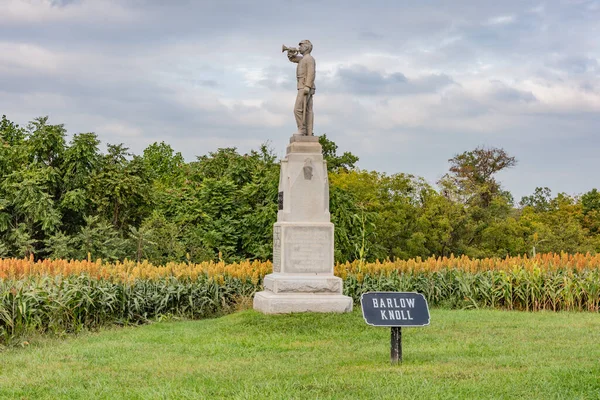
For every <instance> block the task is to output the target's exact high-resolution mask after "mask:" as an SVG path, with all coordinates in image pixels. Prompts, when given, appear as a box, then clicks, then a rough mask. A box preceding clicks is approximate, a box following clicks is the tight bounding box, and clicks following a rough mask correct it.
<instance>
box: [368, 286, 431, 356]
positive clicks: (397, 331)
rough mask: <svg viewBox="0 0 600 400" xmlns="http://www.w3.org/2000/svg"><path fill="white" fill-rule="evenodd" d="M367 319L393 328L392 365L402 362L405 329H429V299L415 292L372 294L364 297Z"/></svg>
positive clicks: (391, 342)
mask: <svg viewBox="0 0 600 400" xmlns="http://www.w3.org/2000/svg"><path fill="white" fill-rule="evenodd" d="M360 305H361V307H362V313H363V318H364V319H365V322H366V323H367V324H369V325H373V326H388V327H390V328H391V336H390V361H391V362H392V364H398V363H399V362H402V327H403V326H425V325H429V307H428V306H427V299H426V298H425V296H423V295H422V294H421V293H414V292H369V293H365V294H363V295H362V296H360Z"/></svg>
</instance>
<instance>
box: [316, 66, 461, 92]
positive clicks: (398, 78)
mask: <svg viewBox="0 0 600 400" xmlns="http://www.w3.org/2000/svg"><path fill="white" fill-rule="evenodd" d="M453 83H454V81H453V80H452V78H450V77H449V76H447V75H444V74H439V75H438V74H431V75H426V76H422V77H419V78H416V79H408V78H407V77H406V76H405V75H404V74H402V73H400V72H394V73H390V74H386V73H384V72H378V71H373V70H370V69H367V68H365V67H363V66H361V65H352V66H350V67H340V68H339V69H338V70H337V71H336V73H335V74H334V76H333V77H332V78H331V79H330V80H326V81H325V83H324V84H323V85H321V88H322V90H326V91H340V92H350V93H355V94H358V95H379V94H385V95H409V94H416V93H428V92H436V91H438V90H440V89H442V88H444V87H446V86H448V85H451V84H453Z"/></svg>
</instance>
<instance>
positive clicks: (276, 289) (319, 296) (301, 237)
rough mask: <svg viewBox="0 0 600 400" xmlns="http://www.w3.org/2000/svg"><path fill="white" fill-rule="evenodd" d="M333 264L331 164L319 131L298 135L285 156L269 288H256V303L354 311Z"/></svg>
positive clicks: (286, 309)
mask: <svg viewBox="0 0 600 400" xmlns="http://www.w3.org/2000/svg"><path fill="white" fill-rule="evenodd" d="M333 264H334V261H333V224H332V223H331V222H330V218H329V182H328V179H327V164H326V162H325V161H324V160H323V152H322V148H321V145H320V144H319V138H318V137H316V136H302V135H294V136H292V138H291V139H290V144H289V145H288V146H287V154H286V156H285V158H284V159H283V160H282V161H281V172H280V175H279V211H278V213H277V222H276V223H275V225H274V226H273V273H272V274H269V275H267V276H266V277H265V279H264V289H265V290H264V291H262V292H258V293H256V294H255V296H254V309H256V310H259V311H261V312H263V313H266V314H277V313H291V312H350V311H352V299H351V298H350V297H348V296H344V295H343V294H342V280H341V279H340V278H338V277H336V276H334V275H333Z"/></svg>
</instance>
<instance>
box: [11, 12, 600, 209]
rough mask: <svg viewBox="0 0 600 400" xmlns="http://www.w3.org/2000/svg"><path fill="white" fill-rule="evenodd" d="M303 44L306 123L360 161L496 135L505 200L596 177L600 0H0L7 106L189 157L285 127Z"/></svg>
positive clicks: (268, 138)
mask: <svg viewBox="0 0 600 400" xmlns="http://www.w3.org/2000/svg"><path fill="white" fill-rule="evenodd" d="M302 39H310V40H311V41H312V43H313V44H314V50H313V56H314V57H315V59H316V61H317V78H316V85H317V93H316V95H315V98H314V108H315V134H321V133H326V134H327V136H328V137H330V138H331V139H332V140H334V141H335V142H336V143H337V144H338V145H339V150H341V151H351V152H352V153H354V154H356V155H357V156H359V157H360V161H359V167H360V168H363V169H368V170H377V171H382V172H386V173H389V174H392V173H397V172H404V173H411V174H414V175H418V176H422V177H424V178H425V179H427V180H428V181H429V182H430V183H432V184H434V183H435V182H436V181H437V180H438V179H439V178H440V177H441V176H442V175H443V174H444V173H445V172H446V171H447V169H448V161H447V160H448V159H449V158H451V157H452V156H454V155H455V154H458V153H461V152H463V151H466V150H472V149H474V148H475V147H477V146H488V147H489V146H494V147H502V148H504V149H506V150H507V151H508V153H509V154H511V155H514V156H515V157H517V159H518V165H517V166H516V167H514V168H513V169H511V170H510V171H507V172H504V173H502V174H501V175H500V176H499V178H500V179H501V181H502V182H503V185H504V187H505V188H507V189H508V190H510V191H511V192H512V193H513V195H514V197H515V199H516V200H519V199H520V198H521V196H524V195H528V194H531V193H532V192H533V190H534V189H535V187H536V186H548V187H549V188H551V189H552V191H553V193H557V192H561V191H563V192H567V193H569V194H580V193H584V192H586V191H588V190H590V189H592V188H594V187H596V188H600V172H598V171H600V0H546V1H528V0H502V1H498V0H489V1H484V0H420V1H412V0H411V1H408V0H407V1H401V0H392V1H383V0H373V1H364V0H358V1H357V0H343V1H333V0H331V1H328V0H320V1H315V0H304V1H301V0H294V1H287V0H252V1H250V0H246V1H242V0H237V1H234V0H218V1H217V0H214V1H208V0H206V1H202V0H197V1H192V0H188V1H183V0H171V1H160V0H62V1H60V0H0V114H6V115H7V116H8V118H9V119H10V120H13V121H15V122H18V123H19V124H21V125H25V124H26V123H27V121H29V120H31V119H33V118H34V117H37V116H43V115H49V116H50V122H51V123H64V124H65V126H66V128H67V129H68V131H69V132H70V133H77V132H90V131H93V132H96V133H97V134H98V136H99V138H100V139H101V140H102V142H103V143H107V142H108V143H124V144H125V145H126V146H128V147H129V148H130V149H131V150H132V151H133V152H135V153H141V152H142V151H143V149H144V148H145V147H146V146H147V145H148V144H151V143H153V142H155V141H165V142H167V143H169V144H170V145H171V146H172V147H173V148H174V149H175V150H176V151H180V152H181V153H182V154H183V155H184V156H185V157H186V159H188V160H193V159H194V158H195V156H197V155H203V154H206V153H208V152H209V151H214V150H216V149H217V148H219V147H231V146H235V147H237V148H238V149H239V150H240V151H242V152H245V151H248V150H250V149H256V148H257V147H258V146H259V145H260V144H261V143H264V142H269V143H270V145H271V146H272V148H273V149H274V150H275V152H276V153H277V154H278V155H280V156H283V155H284V149H285V145H286V143H287V141H288V139H289V137H290V135H291V134H292V133H293V132H294V131H295V128H296V127H295V122H294V118H293V114H292V107H293V103H294V100H295V95H296V93H295V92H296V89H295V65H294V64H291V63H289V61H288V60H287V58H286V57H285V55H282V54H281V44H282V43H285V44H287V45H296V44H297V43H298V41H300V40H302Z"/></svg>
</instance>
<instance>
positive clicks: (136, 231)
mask: <svg viewBox="0 0 600 400" xmlns="http://www.w3.org/2000/svg"><path fill="white" fill-rule="evenodd" d="M320 142H321V144H322V146H323V152H324V156H325V158H326V160H327V163H328V169H329V175H330V176H329V180H330V211H331V220H332V222H333V223H334V224H335V258H336V260H337V261H347V260H355V259H361V260H366V261H373V260H375V259H380V260H382V259H387V258H391V259H394V258H399V259H408V258H414V257H428V256H448V255H450V254H455V255H462V254H465V255H468V256H470V257H505V256H513V255H520V254H527V253H529V254H531V253H534V252H560V251H565V252H597V251H599V250H600V234H599V230H600V193H599V192H598V190H597V189H592V190H590V191H589V192H587V193H585V194H582V195H579V196H571V195H568V194H565V193H558V194H556V195H553V194H552V192H551V191H550V189H548V188H536V190H535V192H534V193H533V194H531V195H530V196H526V197H523V198H522V199H521V200H520V201H519V202H518V203H517V202H515V200H514V199H513V198H512V196H511V194H510V193H509V192H507V191H505V190H504V189H503V188H502V185H501V184H500V182H498V181H497V180H496V178H495V175H496V174H497V173H498V172H499V171H502V170H504V169H506V168H510V167H513V166H515V165H516V163H517V161H516V159H515V158H514V157H511V156H510V155H509V154H507V153H506V152H505V151H504V150H503V149H498V148H489V149H488V148H476V149H474V150H471V151H466V152H464V153H462V154H458V155H456V156H455V157H453V158H452V159H450V160H449V164H450V166H449V169H448V172H447V173H446V175H444V176H443V178H442V179H441V180H440V181H439V182H437V183H436V185H435V186H433V185H431V184H429V183H428V182H426V181H425V180H424V179H422V178H419V177H415V176H412V175H408V174H403V173H398V174H392V175H388V174H384V173H380V172H375V171H365V170H361V169H358V168H357V167H356V163H357V162H358V157H356V156H355V155H353V154H351V153H348V152H345V153H343V154H338V147H337V145H336V144H335V143H334V142H332V141H331V140H329V139H328V138H327V136H326V135H322V136H321V137H320ZM278 182H279V164H278V161H277V159H276V156H275V155H274V153H273V151H272V150H270V149H269V148H268V146H267V145H262V146H260V148H258V149H256V150H252V151H250V152H249V153H247V154H239V153H238V152H237V150H236V149H235V148H222V149H218V150H216V151H215V152H211V153H209V154H207V155H203V156H199V157H197V158H196V160H194V161H191V162H186V161H185V160H184V158H183V157H182V156H181V154H180V153H178V152H175V151H174V150H173V149H172V147H171V146H169V145H168V144H166V143H164V142H161V143H154V144H152V145H150V146H148V147H147V148H146V149H145V150H144V151H143V154H141V155H136V154H133V153H131V152H130V151H129V150H128V149H127V148H126V147H125V146H124V145H123V144H117V145H114V144H108V145H107V146H106V151H105V152H102V151H101V150H100V141H99V140H98V137H97V135H96V134H94V133H78V134H74V135H73V136H72V137H71V139H70V140H69V141H68V142H67V131H66V129H65V128H64V126H63V125H61V124H57V125H52V124H50V123H49V122H48V118H47V117H40V118H36V119H34V120H33V121H31V122H30V123H29V124H28V125H27V126H26V127H20V126H19V125H17V124H15V123H14V122H12V121H10V120H8V119H7V118H6V116H3V117H2V121H1V122H0V257H30V256H33V257H35V258H39V259H41V258H65V259H71V258H73V259H85V258H91V259H97V258H101V259H104V260H111V261H114V260H123V259H125V258H127V259H133V260H140V261H141V260H149V261H151V262H153V263H156V264H165V263H167V262H170V261H175V262H186V261H187V262H201V261H206V260H217V259H221V260H224V261H226V262H232V261H239V260H243V259H259V260H267V259H270V258H271V256H272V225H273V223H274V222H275V221H276V218H277V217H276V216H277V192H278V187H277V186H278Z"/></svg>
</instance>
